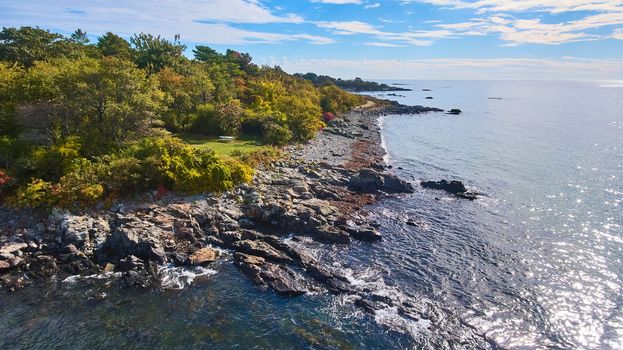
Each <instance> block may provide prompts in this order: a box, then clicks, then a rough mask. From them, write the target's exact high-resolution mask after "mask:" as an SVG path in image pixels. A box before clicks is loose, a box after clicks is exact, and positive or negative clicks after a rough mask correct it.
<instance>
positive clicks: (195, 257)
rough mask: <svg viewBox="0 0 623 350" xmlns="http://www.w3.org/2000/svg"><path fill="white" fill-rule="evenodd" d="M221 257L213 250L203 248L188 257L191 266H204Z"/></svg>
mask: <svg viewBox="0 0 623 350" xmlns="http://www.w3.org/2000/svg"><path fill="white" fill-rule="evenodd" d="M218 256H219V252H218V251H217V250H214V249H212V248H202V249H199V250H197V251H195V252H194V253H192V254H191V255H190V256H189V257H188V263H189V264H190V265H195V266H202V265H207V264H210V263H213V262H215V261H216V259H217V258H218Z"/></svg>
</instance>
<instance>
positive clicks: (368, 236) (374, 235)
mask: <svg viewBox="0 0 623 350" xmlns="http://www.w3.org/2000/svg"><path fill="white" fill-rule="evenodd" d="M347 231H348V233H350V236H351V237H353V238H354V239H356V240H360V241H365V242H372V241H378V240H380V239H381V238H383V236H382V235H381V233H380V232H379V231H377V230H376V229H375V228H374V227H369V226H368V227H349V228H347Z"/></svg>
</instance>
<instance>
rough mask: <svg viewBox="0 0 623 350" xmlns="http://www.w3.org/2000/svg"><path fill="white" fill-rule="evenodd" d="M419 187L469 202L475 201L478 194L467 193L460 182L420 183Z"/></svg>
mask: <svg viewBox="0 0 623 350" xmlns="http://www.w3.org/2000/svg"><path fill="white" fill-rule="evenodd" d="M420 185H421V186H422V187H424V188H431V189H436V190H443V191H446V192H449V193H451V194H453V195H455V196H456V197H459V198H464V199H469V200H475V199H476V198H478V193H476V192H470V191H468V190H467V188H466V187H465V185H464V184H463V183H462V182H461V181H456V180H452V181H448V180H441V181H422V182H421V183H420Z"/></svg>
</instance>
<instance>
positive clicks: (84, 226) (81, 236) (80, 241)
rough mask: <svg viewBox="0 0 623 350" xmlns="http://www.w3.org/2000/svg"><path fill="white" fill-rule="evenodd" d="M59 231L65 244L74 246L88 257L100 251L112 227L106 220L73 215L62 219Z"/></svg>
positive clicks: (65, 215)
mask: <svg viewBox="0 0 623 350" xmlns="http://www.w3.org/2000/svg"><path fill="white" fill-rule="evenodd" d="M59 229H60V233H61V241H62V242H63V243H64V244H73V245H75V246H76V247H77V248H78V249H80V250H82V251H83V252H85V253H86V254H87V255H92V254H93V253H94V251H97V250H100V249H101V248H102V247H103V245H104V243H105V242H106V239H107V237H108V235H109V234H110V226H109V225H108V221H106V220H105V219H104V218H100V217H95V218H93V217H88V216H81V215H71V214H64V215H63V216H62V217H61V221H60V224H59Z"/></svg>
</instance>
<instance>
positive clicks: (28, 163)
mask: <svg viewBox="0 0 623 350" xmlns="http://www.w3.org/2000/svg"><path fill="white" fill-rule="evenodd" d="M186 49H187V48H186V46H185V45H183V44H182V43H181V42H180V40H179V37H176V38H175V39H174V40H172V41H170V40H167V39H165V38H162V37H160V36H153V35H151V34H145V33H140V34H135V35H133V36H132V37H131V38H130V39H129V40H126V39H124V38H122V37H120V36H118V35H116V34H113V33H110V32H109V33H106V34H104V35H102V36H100V37H98V38H97V41H96V42H94V43H91V42H90V41H89V39H88V36H87V34H86V33H85V32H84V31H82V30H76V31H75V32H74V33H73V34H72V35H70V36H64V35H60V34H57V33H52V32H50V31H47V30H43V29H40V28H33V27H21V28H3V30H2V31H1V32H0V196H1V197H2V198H3V199H4V200H5V201H7V202H9V203H11V204H13V205H16V206H31V207H39V206H52V205H65V206H74V205H82V204H85V203H92V202H95V201H99V200H102V199H108V200H114V198H116V197H118V196H119V195H120V194H123V193H136V192H140V191H145V190H149V189H154V188H167V189H174V190H178V191H182V192H187V193H196V192H202V191H219V190H224V189H229V188H231V187H233V186H235V185H236V184H237V183H240V182H244V181H249V180H250V178H251V175H252V169H251V167H250V166H249V165H252V164H249V162H248V161H244V160H245V159H246V160H248V159H249V157H243V159H242V160H241V159H221V158H219V157H217V156H216V155H215V154H214V153H213V152H211V151H205V150H197V149H195V148H193V147H191V146H190V145H187V144H185V143H183V142H182V141H181V140H180V139H179V138H177V137H174V136H173V135H176V134H180V133H196V134H204V135H232V136H236V135H240V134H253V135H258V136H260V137H262V138H263V139H264V140H265V141H266V142H267V143H269V144H273V145H277V146H279V145H284V144H286V143H289V142H301V141H305V140H309V139H311V138H313V137H314V135H315V134H316V132H318V131H319V130H320V129H321V128H323V127H324V125H325V124H324V119H323V114H325V115H326V114H327V113H329V114H331V115H334V114H339V113H341V112H344V111H347V110H348V109H350V108H352V107H353V106H355V105H358V104H360V103H361V102H362V98H361V97H359V96H357V95H352V94H349V93H347V92H345V91H343V90H341V89H340V88H338V87H336V86H334V85H327V86H322V87H317V86H315V85H314V84H312V83H311V82H309V81H307V80H305V79H302V78H300V77H295V76H292V75H289V74H287V73H286V72H284V71H283V70H281V69H280V68H279V67H268V66H258V65H256V64H254V63H252V57H251V56H250V55H249V54H248V53H240V52H237V51H234V50H227V51H226V52H225V53H219V52H217V51H216V50H214V49H212V48H210V47H208V46H201V45H199V46H196V47H195V48H194V49H193V50H192V52H193V54H194V58H193V59H189V58H187V57H186V56H184V52H185V50H186Z"/></svg>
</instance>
